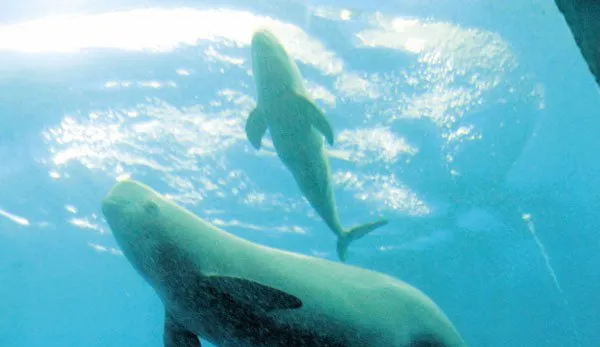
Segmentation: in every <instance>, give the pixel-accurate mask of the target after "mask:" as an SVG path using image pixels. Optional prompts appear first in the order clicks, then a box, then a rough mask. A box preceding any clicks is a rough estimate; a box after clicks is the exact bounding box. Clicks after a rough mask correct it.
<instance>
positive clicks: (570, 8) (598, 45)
mask: <svg viewBox="0 0 600 347" xmlns="http://www.w3.org/2000/svg"><path fill="white" fill-rule="evenodd" d="M555 1H556V5H557V6H558V9H559V10H560V12H562V14H563V16H564V17H565V20H566V22H567V24H568V25H569V28H570V29H571V33H572V34H573V37H574V38H575V42H576V43H577V46H578V47H579V50H580V52H581V54H582V55H583V58H584V59H585V61H586V62H587V65H588V67H589V68H590V71H591V72H592V73H593V74H594V76H595V77H596V83H597V84H598V86H600V1H598V0H555Z"/></svg>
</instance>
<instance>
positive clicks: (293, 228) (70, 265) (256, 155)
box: [0, 0, 600, 347]
mask: <svg viewBox="0 0 600 347" xmlns="http://www.w3.org/2000/svg"><path fill="white" fill-rule="evenodd" d="M218 9H220V10H218ZM63 14H74V15H76V16H71V17H56V16H58V15H63ZM40 19H41V21H40ZM259 25H266V26H268V27H270V28H271V29H272V30H273V31H274V33H275V34H276V35H277V36H278V37H280V39H281V40H282V41H283V42H284V43H285V45H286V47H288V50H289V51H290V54H291V55H292V56H294V58H296V59H297V61H298V65H299V67H300V69H301V71H302V73H303V75H304V76H305V78H306V80H307V82H308V86H309V89H310V91H311V94H312V95H313V97H314V98H315V100H316V102H317V103H318V104H319V106H321V107H322V108H323V109H324V110H325V111H326V113H327V114H328V115H329V117H330V120H331V122H332V124H333V126H334V129H335V132H336V136H337V137H336V144H335V145H334V146H333V147H331V148H330V149H331V151H332V156H331V166H332V170H333V173H334V178H335V182H336V191H335V192H336V196H337V200H338V207H339V210H340V216H341V218H342V221H343V223H344V224H345V225H348V226H349V225H352V224H355V223H360V222H366V221H370V220H372V219H373V218H376V217H377V216H385V217H387V218H389V219H390V224H389V225H388V226H386V227H385V228H381V229H379V230H377V231H376V232H375V233H373V234H372V235H369V236H368V237H365V238H364V239H362V240H360V241H357V242H356V243H354V244H353V245H352V247H351V248H350V254H349V258H350V259H349V263H350V264H353V265H357V266H361V267H364V268H368V269H372V270H376V271H380V272H384V273H387V274H390V275H393V276H395V277H397V278H400V279H402V280H404V281H407V282H408V283H410V284H412V285H414V286H416V287H418V288H419V289H421V290H423V291H424V292H425V293H427V294H428V295H429V296H431V297H432V298H433V299H434V300H435V301H436V302H437V303H438V304H439V305H440V306H441V307H442V309H443V310H444V311H445V312H446V313H447V315H448V316H449V317H450V319H451V320H452V321H453V322H454V324H455V325H456V327H457V328H458V329H459V331H460V332H461V334H462V335H463V336H464V338H465V340H466V341H467V342H468V343H469V345H470V346H488V347H495V346H511V347H517V346H599V345H600V314H599V312H600V296H599V295H600V294H599V293H600V274H599V271H598V269H599V268H600V257H599V255H598V251H599V249H600V236H599V230H598V229H599V228H598V226H599V223H600V218H599V217H598V215H597V211H598V210H599V207H600V206H599V201H600V196H599V189H600V175H599V173H600V161H598V155H597V153H598V150H599V145H600V138H599V137H598V129H600V114H599V113H600V111H599V110H600V102H599V101H600V97H599V93H598V87H597V86H596V85H595V84H594V82H593V78H592V77H591V75H590V73H589V71H588V69H587V67H586V65H585V63H584V61H583V59H582V58H581V57H580V54H579V51H578V49H577V47H576V45H575V43H574V40H573V38H572V37H571V33H570V32H569V30H568V27H567V26H566V24H565V22H564V20H563V18H562V16H561V14H560V13H559V12H558V10H557V9H556V7H555V5H554V3H553V2H552V1H550V0H545V1H541V0H536V1H527V2H525V1H521V0H508V1H491V0H489V1H488V0H480V1H477V0H469V1H455V0H452V1H451V0H440V1H423V0H419V1H417V0H412V1H407V0H403V1H387V0H384V1H370V2H364V1H344V2H343V3H342V2H341V1H339V0H336V1H305V2H303V1H295V2H286V1H266V0H262V1H258V2H252V1H227V2H222V1H220V2H212V3H211V2H207V1H169V2H167V1H164V0H162V1H158V0H156V1H155V0H152V1H141V0H140V1H119V2H117V1H104V2H100V1H91V0H87V1H86V0H77V1H73V0H72V1H68V0H61V1H58V2H50V1H41V0H38V1H22V2H10V3H9V2H3V3H1V4H0V346H2V347H13V346H14V347H29V346H50V347H52V346H161V343H162V321H163V316H162V307H161V304H160V302H159V300H158V298H157V296H156V295H155V294H154V292H153V291H152V289H151V288H150V287H149V286H148V285H147V284H146V283H144V282H143V280H142V279H141V277H139V276H138V275H137V274H136V273H135V272H134V270H133V269H132V268H131V266H130V265H129V263H128V262H127V261H126V259H125V258H124V257H123V256H122V255H121V254H120V251H119V250H118V246H117V245H116V243H115V241H114V239H113V238H112V236H111V234H110V230H109V229H108V226H107V225H106V222H105V221H104V220H103V218H102V215H101V211H100V206H99V204H100V199H101V198H102V197H103V195H104V194H106V192H107V191H108V189H109V188H110V187H111V186H112V185H113V184H114V182H115V180H116V178H117V177H126V176H129V177H132V178H134V179H137V180H140V181H143V182H144V183H146V184H149V185H150V186H152V187H153V188H155V189H157V190H159V191H160V192H162V193H165V194H168V195H169V196H171V197H172V198H173V199H175V200H176V201H177V202H178V203H180V204H182V205H183V206H185V207H186V208H189V209H190V210H192V211H193V212H194V213H197V214H198V215H200V216H202V217H203V218H206V219H207V220H209V221H211V222H213V223H215V224H217V225H219V226H222V227H223V228H225V229H226V230H228V231H230V232H232V233H234V234H236V235H240V236H242V237H244V238H247V239H250V240H253V241H255V242H258V243H261V244H265V245H269V246H273V247H277V248H281V249H286V250H292V251H296V252H301V253H305V254H311V255H315V256H320V257H325V258H328V259H332V260H336V257H335V252H334V247H335V240H334V236H333V234H332V233H331V232H330V231H329V230H327V229H326V227H325V225H324V224H323V223H322V222H321V221H320V220H319V219H318V218H316V216H315V214H314V212H313V211H312V210H311V209H310V207H309V206H308V204H307V202H306V201H305V200H304V199H303V198H302V197H301V195H300V193H299V190H298V189H297V187H296V185H295V183H294V181H293V180H292V177H291V175H290V174H289V173H288V172H287V171H286V170H285V168H284V167H283V165H282V164H281V162H280V161H279V159H278V158H277V157H276V156H275V155H274V152H273V149H272V147H271V146H269V141H268V139H267V142H266V143H267V145H266V147H265V148H264V149H262V150H261V151H259V152H257V151H255V150H253V149H252V148H251V147H250V145H249V143H248V141H247V140H246V138H245V135H244V133H243V125H244V122H245V119H246V117H247V114H248V112H249V111H250V110H251V109H252V108H253V106H254V102H255V101H254V100H255V90H254V84H253V80H252V77H251V76H250V74H249V70H250V49H249V46H248V44H249V42H250V37H251V35H252V30H254V29H256V27H257V26H259Z"/></svg>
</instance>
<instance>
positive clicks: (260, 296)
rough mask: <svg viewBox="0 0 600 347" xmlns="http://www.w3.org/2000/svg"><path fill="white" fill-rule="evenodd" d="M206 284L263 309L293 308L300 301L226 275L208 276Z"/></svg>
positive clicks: (276, 290) (239, 302) (291, 296)
mask: <svg viewBox="0 0 600 347" xmlns="http://www.w3.org/2000/svg"><path fill="white" fill-rule="evenodd" d="M206 283H207V285H208V286H210V287H211V288H213V289H214V291H215V292H217V293H221V294H222V295H223V296H226V297H228V298H229V297H230V298H232V299H233V300H235V301H236V302H237V303H238V304H241V305H243V306H252V307H258V308H260V309H262V310H264V311H267V312H268V311H272V310H278V309H279V310H282V309H295V308H300V307H302V301H301V300H300V299H299V298H297V297H296V296H294V295H291V294H288V293H286V292H284V291H281V290H279V289H276V288H272V287H269V286H266V285H263V284H260V283H258V282H254V281H250V280H246V279H242V278H237V277H228V276H208V278H207V279H206Z"/></svg>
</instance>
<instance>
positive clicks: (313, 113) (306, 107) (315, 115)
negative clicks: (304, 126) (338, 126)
mask: <svg viewBox="0 0 600 347" xmlns="http://www.w3.org/2000/svg"><path fill="white" fill-rule="evenodd" d="M293 102H295V103H296V104H297V109H298V111H299V112H300V113H301V114H303V115H305V117H306V119H307V120H308V121H309V123H310V124H311V125H312V126H313V127H315V129H317V130H318V131H319V132H320V133H321V134H323V136H325V139H326V140H327V143H329V145H333V139H334V136H333V128H332V127H331V124H330V123H329V120H328V119H327V116H325V114H324V113H323V111H321V110H320V109H319V107H318V106H317V105H315V103H314V102H312V101H310V100H309V99H307V98H306V97H304V96H301V95H297V94H294V96H293Z"/></svg>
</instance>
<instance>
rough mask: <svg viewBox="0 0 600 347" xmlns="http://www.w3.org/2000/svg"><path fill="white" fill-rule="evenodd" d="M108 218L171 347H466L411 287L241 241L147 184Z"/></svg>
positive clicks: (125, 188) (130, 186)
mask: <svg viewBox="0 0 600 347" xmlns="http://www.w3.org/2000/svg"><path fill="white" fill-rule="evenodd" d="M102 212H103V214H104V217H105V218H106V221H107V222H108V225H109V226H110V229H111V230H112V233H113V236H114V237H115V239H116V241H117V242H118V244H119V246H120V248H121V250H122V251H123V253H124V255H125V257H126V258H127V259H128V260H129V262H130V263H131V264H132V265H133V267H134V268H135V269H136V270H137V272H138V273H139V274H140V275H141V276H142V277H143V278H144V279H145V280H146V281H147V282H148V283H149V284H150V285H151V286H152V287H153V288H154V290H155V292H156V293H157V294H158V296H159V297H160V299H161V301H162V303H163V305H164V308H165V318H164V346H165V347H200V346H201V344H200V340H199V338H201V339H204V340H206V341H209V342H210V343H212V344H215V345H217V346H229V347H236V346H239V347H241V346H274V347H275V346H281V347H300V346H306V347H309V346H310V347H314V346H320V347H365V346H370V347H466V344H465V342H464V341H463V340H462V338H461V337H460V335H459V334H458V332H457V331H456V330H455V328H454V327H453V325H452V323H451V322H450V321H449V319H448V318H447V317H446V315H445V314H444V313H443V312H442V311H441V310H440V309H439V308H438V307H437V306H436V305H435V304H434V303H433V302H432V301H431V300H430V299H429V298H428V297H427V296H425V295H424V294H423V293H421V292H420V291H419V290H417V289H415V288H413V287H411V286H409V285H408V284H406V283H403V282H401V281H399V280H396V279H394V278H392V277H390V276H387V275H383V274H379V273H376V272H373V271H368V270H364V269H360V268H357V267H354V266H349V265H346V264H342V263H339V262H333V261H329V260H325V259H321V258H316V257H310V256H304V255H300V254H296V253H291V252H285V251H281V250H277V249H273V248H270V247H265V246H261V245H258V244H255V243H252V242H249V241H247V240H244V239H241V238H239V237H237V236H234V235H232V234H229V233H227V232H226V231H224V230H222V229H219V228H217V227H216V226H214V225H212V224H210V223H208V222H206V221H204V220H202V219H201V218H199V217H198V216H196V215H194V214H192V213H191V212H190V211H188V210H186V209H184V208H182V207H180V206H178V205H176V204H175V203H173V202H171V201H169V200H167V199H166V198H165V197H163V196H162V195H160V194H159V193H157V192H156V191H154V190H152V189H151V188H149V187H147V186H145V185H143V184H141V183H138V182H135V181H122V182H119V183H117V184H116V185H115V186H114V187H113V188H112V189H111V191H110V192H109V193H108V195H107V196H106V197H105V198H104V200H103V202H102Z"/></svg>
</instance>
